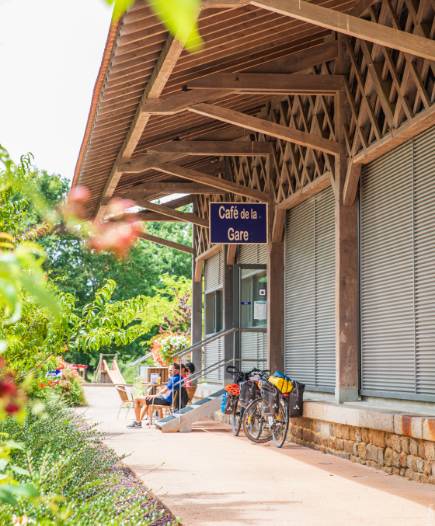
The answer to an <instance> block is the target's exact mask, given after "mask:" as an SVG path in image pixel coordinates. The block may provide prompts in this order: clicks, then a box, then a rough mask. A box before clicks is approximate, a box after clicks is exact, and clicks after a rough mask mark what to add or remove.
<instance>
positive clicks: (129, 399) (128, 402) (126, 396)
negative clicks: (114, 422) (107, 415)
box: [115, 385, 134, 419]
mask: <svg viewBox="0 0 435 526" xmlns="http://www.w3.org/2000/svg"><path fill="white" fill-rule="evenodd" d="M115 389H116V392H117V393H118V395H119V398H120V399H121V404H120V406H119V409H118V415H117V418H118V419H119V415H120V414H121V411H122V410H123V409H127V413H126V415H125V418H127V417H128V414H129V413H130V409H133V407H134V398H133V395H132V394H131V393H130V391H128V390H127V388H126V386H125V385H116V386H115Z"/></svg>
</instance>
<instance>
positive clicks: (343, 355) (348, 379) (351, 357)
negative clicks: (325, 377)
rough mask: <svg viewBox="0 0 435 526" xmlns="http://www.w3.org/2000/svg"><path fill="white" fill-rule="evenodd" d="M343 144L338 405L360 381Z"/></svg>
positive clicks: (352, 228)
mask: <svg viewBox="0 0 435 526" xmlns="http://www.w3.org/2000/svg"><path fill="white" fill-rule="evenodd" d="M337 99H338V100H337V103H338V105H337V108H338V115H337V130H338V135H342V124H343V120H344V119H345V118H346V117H345V113H346V107H345V105H344V95H343V94H339V95H338V96H337ZM342 144H343V148H342V154H341V155H340V157H339V158H338V159H337V160H336V174H335V345H336V381H335V397H336V400H337V402H339V403H342V402H350V401H354V400H357V399H358V377H359V375H358V370H359V367H358V363H359V353H358V344H359V341H358V330H359V327H358V235H357V206H356V203H355V202H353V203H352V204H350V205H348V206H346V205H345V204H344V202H343V194H344V185H345V181H346V173H347V166H348V163H349V159H348V157H347V155H346V153H345V147H344V142H342Z"/></svg>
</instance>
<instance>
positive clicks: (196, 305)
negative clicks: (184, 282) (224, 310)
mask: <svg viewBox="0 0 435 526" xmlns="http://www.w3.org/2000/svg"><path fill="white" fill-rule="evenodd" d="M194 228H196V227H194ZM194 272H195V258H192V275H193V274H194ZM202 319H203V315H202V279H200V280H199V281H195V280H194V279H192V318H191V334H192V344H195V343H197V342H200V341H201V340H202ZM192 362H193V364H194V365H195V370H196V371H200V370H201V349H197V350H195V351H193V353H192Z"/></svg>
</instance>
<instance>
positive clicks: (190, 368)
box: [181, 362, 195, 388]
mask: <svg viewBox="0 0 435 526" xmlns="http://www.w3.org/2000/svg"><path fill="white" fill-rule="evenodd" d="M194 372H195V366H194V365H193V363H192V362H187V363H185V364H182V366H181V376H182V377H183V385H184V387H187V388H188V387H192V380H191V379H190V376H191V375H192V374H193V373H194Z"/></svg>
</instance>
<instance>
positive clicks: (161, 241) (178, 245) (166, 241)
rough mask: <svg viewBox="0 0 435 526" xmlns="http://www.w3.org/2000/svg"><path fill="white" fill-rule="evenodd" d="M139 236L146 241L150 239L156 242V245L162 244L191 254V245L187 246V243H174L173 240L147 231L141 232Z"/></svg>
mask: <svg viewBox="0 0 435 526" xmlns="http://www.w3.org/2000/svg"><path fill="white" fill-rule="evenodd" d="M139 237H140V238H141V239H145V240H146V241H151V243H156V244H157V245H163V246H165V247H169V248H173V249H175V250H179V251H181V252H187V253H188V254H193V248H192V247H188V246H187V245H183V244H182V243H176V242H175V241H171V240H170V239H163V238H162V237H158V236H153V235H151V234H148V233H143V234H141V235H140V236H139Z"/></svg>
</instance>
